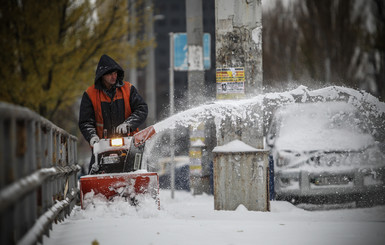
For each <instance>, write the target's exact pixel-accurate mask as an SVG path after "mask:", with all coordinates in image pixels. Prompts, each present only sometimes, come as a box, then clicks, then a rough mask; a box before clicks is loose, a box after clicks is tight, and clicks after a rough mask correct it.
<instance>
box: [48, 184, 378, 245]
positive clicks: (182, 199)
mask: <svg viewBox="0 0 385 245" xmlns="http://www.w3.org/2000/svg"><path fill="white" fill-rule="evenodd" d="M170 196H171V194H170V191H167V190H161V195H160V198H161V210H157V209H156V207H155V205H154V203H153V201H152V200H151V201H150V200H149V201H148V202H146V203H145V204H144V205H143V207H141V208H140V209H138V210H137V209H136V208H134V207H129V206H127V204H126V203H124V202H116V203H113V204H111V205H109V206H107V205H105V204H101V203H98V204H97V205H96V207H89V208H88V209H86V210H81V209H80V208H79V207H76V208H75V209H74V211H73V212H72V213H71V216H70V217H69V218H67V219H66V220H65V221H64V222H62V223H59V224H57V225H53V230H52V231H51V233H50V238H47V237H44V240H43V244H45V245H49V244H52V245H53V244H54V245H60V244H63V245H77V244H79V245H85V244H89V245H91V244H92V242H93V241H97V242H98V244H100V245H109V244H113V245H120V244H122V245H123V244H125V245H126V244H135V245H137V244H139V245H140V244H143V245H150V244H152V245H163V244H164V245H173V244H175V245H185V244H199V245H204V244H207V245H216V244H218V245H222V244H228V245H230V244H234V245H235V244H242V245H243V244H250V245H251V244H253V245H254V244H274V245H277V244H295V245H298V244H311V245H316V244H320V245H325V244H338V245H341V244H347V245H354V244H357V245H361V244H371V245H373V244H381V245H382V244H385V233H384V231H385V206H379V207H373V208H367V209H339V210H329V211H305V210H303V209H299V208H297V207H295V206H293V205H291V204H290V203H288V202H279V201H273V202H271V203H270V204H271V212H253V211H247V210H246V209H245V208H244V207H243V206H240V207H239V208H238V209H237V210H236V211H215V210H214V198H213V196H208V195H200V196H192V195H191V194H190V193H188V192H176V193H175V199H171V198H170ZM95 244H96V243H95Z"/></svg>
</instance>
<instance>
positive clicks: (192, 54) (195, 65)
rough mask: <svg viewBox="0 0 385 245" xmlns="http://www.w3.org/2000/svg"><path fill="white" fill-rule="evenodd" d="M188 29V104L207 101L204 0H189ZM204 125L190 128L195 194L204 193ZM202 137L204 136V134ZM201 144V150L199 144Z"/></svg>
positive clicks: (192, 181)
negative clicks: (204, 59)
mask: <svg viewBox="0 0 385 245" xmlns="http://www.w3.org/2000/svg"><path fill="white" fill-rule="evenodd" d="M186 29H187V49H188V50H187V57H188V62H187V63H188V71H187V82H188V106H189V107H194V106H198V105H199V104H201V103H202V102H204V91H205V82H204V65H203V8H202V0H186ZM201 132H204V124H201V125H200V126H198V127H196V128H190V149H189V156H190V186H191V188H192V190H193V194H194V195H196V194H202V191H203V185H205V184H203V185H202V177H203V174H204V173H202V166H203V165H205V164H207V163H204V162H203V161H202V148H203V147H204V142H203V141H204V137H199V135H200V133H201ZM202 136H203V135H202ZM202 140H203V141H202ZM197 144H198V145H199V147H198V148H199V149H198V148H197V147H196V146H197Z"/></svg>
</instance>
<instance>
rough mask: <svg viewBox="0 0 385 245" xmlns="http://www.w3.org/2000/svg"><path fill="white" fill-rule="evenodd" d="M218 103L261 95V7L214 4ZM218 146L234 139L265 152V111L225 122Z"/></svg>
mask: <svg viewBox="0 0 385 245" xmlns="http://www.w3.org/2000/svg"><path fill="white" fill-rule="evenodd" d="M215 17H216V19H215V20H216V29H215V34H216V69H217V74H216V75H217V78H216V80H217V99H240V98H243V97H247V96H251V95H255V94H256V93H261V92H262V78H263V72H262V3H261V1H260V0H246V1H232V0H216V1H215ZM219 130H220V134H219V135H220V136H221V137H219V138H218V139H217V140H218V145H223V144H226V143H228V142H230V141H232V140H234V139H239V140H242V141H244V142H245V143H247V144H249V145H251V146H253V147H255V148H258V149H262V148H263V133H264V132H263V131H264V129H263V111H262V108H257V107H254V108H253V107H250V109H249V110H248V112H247V116H246V118H235V119H234V118H232V119H228V120H227V119H226V120H224V121H223V122H222V127H221V128H220V129H219Z"/></svg>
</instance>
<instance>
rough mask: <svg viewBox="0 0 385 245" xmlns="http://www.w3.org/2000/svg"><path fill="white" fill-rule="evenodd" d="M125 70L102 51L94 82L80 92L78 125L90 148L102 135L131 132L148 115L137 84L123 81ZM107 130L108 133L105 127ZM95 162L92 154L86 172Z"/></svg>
mask: <svg viewBox="0 0 385 245" xmlns="http://www.w3.org/2000/svg"><path fill="white" fill-rule="evenodd" d="M123 77H124V71H123V69H122V68H121V67H120V65H119V64H118V63H116V62H115V60H113V59H112V58H111V57H109V56H108V55H103V56H102V57H101V58H100V60H99V64H98V66H97V68H96V72H95V84H94V85H92V86H90V87H89V88H88V89H87V90H86V91H85V92H84V94H83V98H82V101H81V104H80V113H79V128H80V131H81V132H82V134H83V136H84V138H85V139H86V140H87V142H89V143H90V145H91V147H92V148H93V146H94V144H95V143H97V142H99V140H100V139H101V138H102V137H107V138H111V137H112V136H118V135H116V134H119V135H120V136H127V133H128V130H129V131H130V135H131V136H132V135H133V134H134V133H136V132H137V131H138V129H137V128H138V127H139V125H141V124H142V123H144V121H145V120H146V118H147V114H148V108H147V104H146V102H145V101H144V100H143V98H142V97H141V96H140V95H139V93H138V91H137V90H136V88H135V87H134V86H133V85H132V84H130V83H129V82H124V81H123ZM105 130H107V135H104V131H105ZM94 162H95V157H94V154H92V157H91V162H90V165H89V169H88V172H90V171H91V168H92V165H93V163H94Z"/></svg>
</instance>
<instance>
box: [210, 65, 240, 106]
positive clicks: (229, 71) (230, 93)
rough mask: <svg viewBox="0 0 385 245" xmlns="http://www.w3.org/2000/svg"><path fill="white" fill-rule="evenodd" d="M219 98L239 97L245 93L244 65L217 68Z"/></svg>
mask: <svg viewBox="0 0 385 245" xmlns="http://www.w3.org/2000/svg"><path fill="white" fill-rule="evenodd" d="M216 82H217V99H237V98H241V97H244V95H245V69H244V68H243V67H234V68H232V67H229V68H217V70H216Z"/></svg>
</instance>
